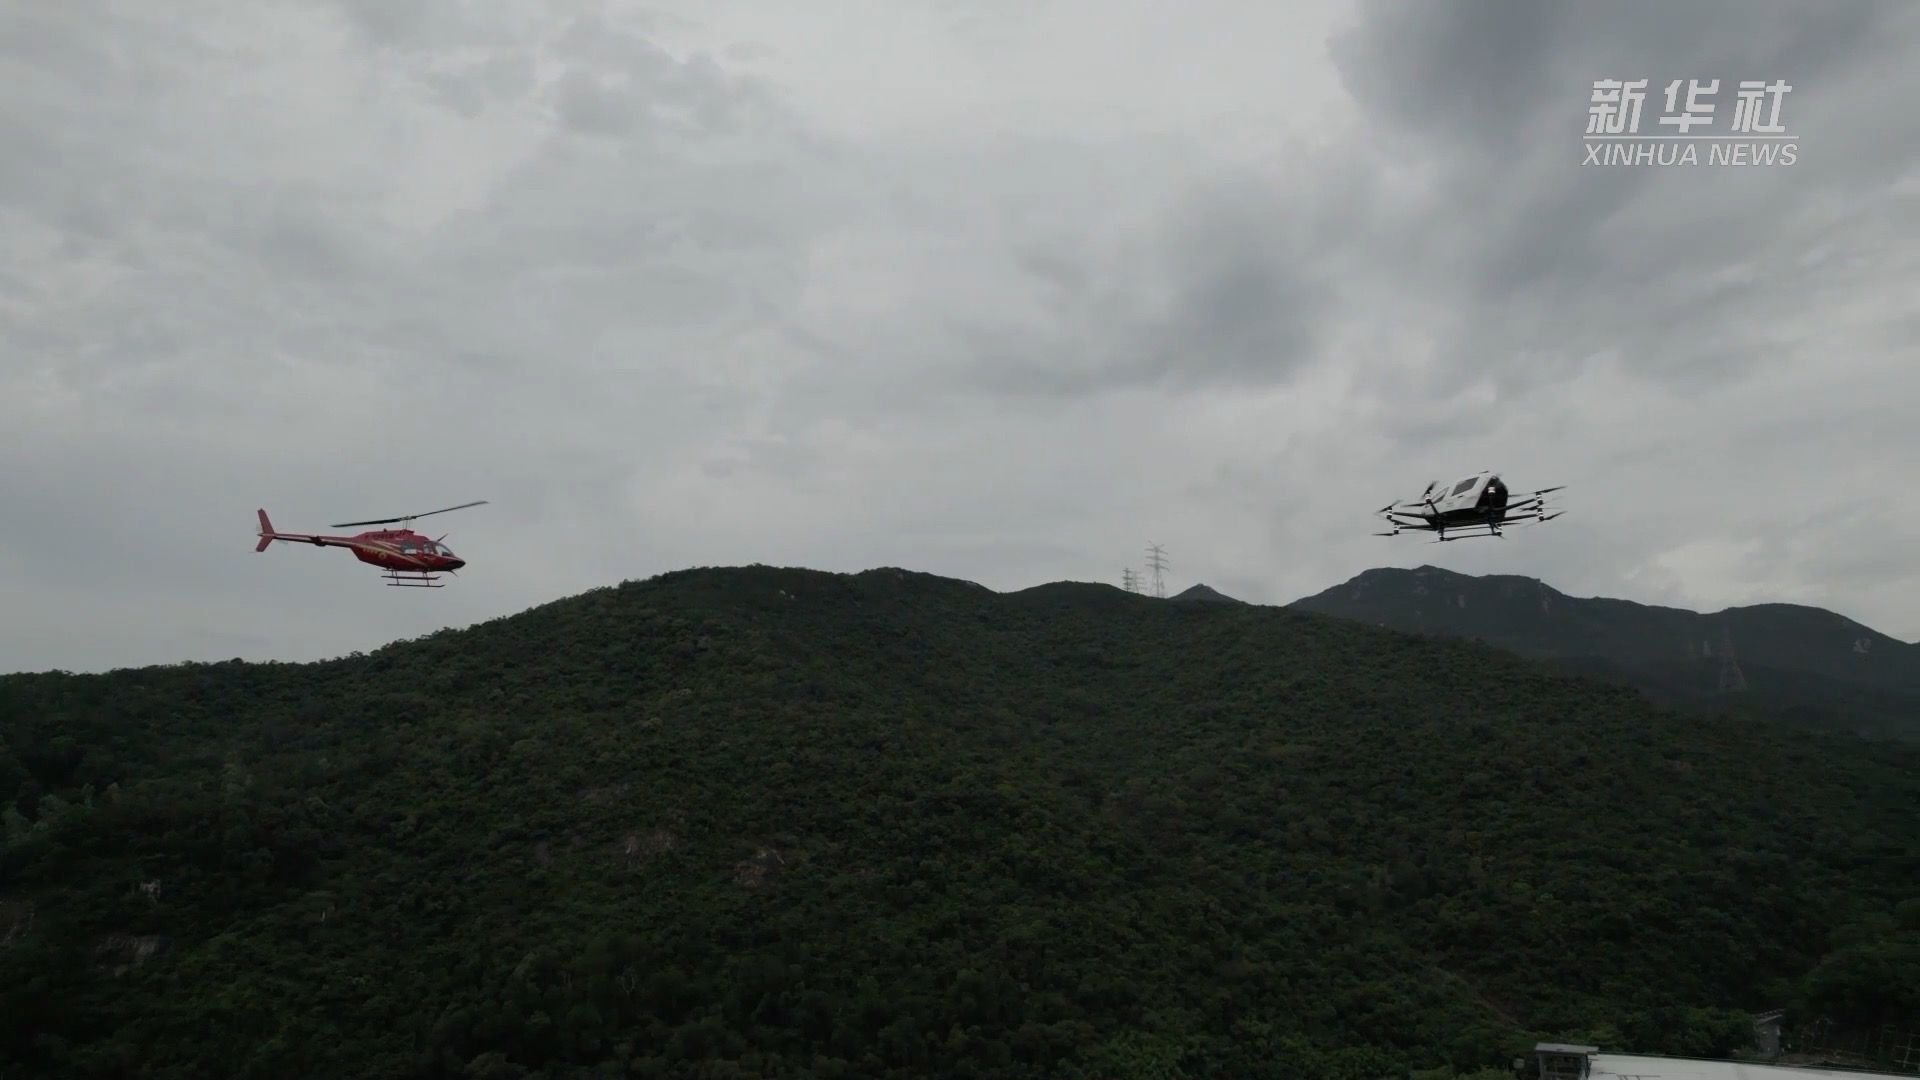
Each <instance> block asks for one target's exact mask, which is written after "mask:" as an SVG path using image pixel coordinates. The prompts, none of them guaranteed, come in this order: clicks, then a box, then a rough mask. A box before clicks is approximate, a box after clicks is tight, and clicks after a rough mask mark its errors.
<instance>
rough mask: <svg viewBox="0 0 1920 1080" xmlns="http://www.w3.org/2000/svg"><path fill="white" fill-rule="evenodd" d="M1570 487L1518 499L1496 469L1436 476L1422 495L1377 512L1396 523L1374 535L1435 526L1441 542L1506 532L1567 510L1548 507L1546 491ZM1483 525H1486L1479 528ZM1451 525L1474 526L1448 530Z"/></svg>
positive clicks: (1426, 530)
mask: <svg viewBox="0 0 1920 1080" xmlns="http://www.w3.org/2000/svg"><path fill="white" fill-rule="evenodd" d="M1564 487H1566V485H1565V484H1562V485H1560V487H1550V488H1541V489H1540V490H1539V491H1535V492H1532V493H1530V494H1528V495H1524V496H1521V497H1520V498H1518V499H1513V498H1511V493H1510V492H1508V491H1507V485H1506V484H1504V483H1502V482H1501V480H1500V477H1498V476H1496V475H1495V474H1493V473H1491V472H1480V473H1475V474H1473V475H1472V476H1469V477H1467V478H1465V479H1463V480H1457V481H1454V482H1453V483H1441V482H1440V481H1438V480H1435V481H1434V482H1433V483H1431V484H1428V485H1427V490H1425V491H1423V492H1421V493H1420V497H1419V498H1417V499H1409V500H1407V501H1405V502H1393V503H1388V504H1387V505H1385V506H1383V507H1381V508H1380V509H1379V510H1378V511H1377V513H1378V514H1379V515H1380V516H1381V517H1383V518H1385V519H1386V520H1387V521H1388V522H1390V523H1391V524H1392V525H1393V531H1392V532H1383V533H1374V534H1373V535H1375V536H1398V535H1400V533H1401V531H1402V530H1412V531H1414V532H1431V533H1438V534H1439V536H1438V537H1437V538H1436V539H1435V540H1434V543H1436V544H1437V543H1441V542H1443V541H1446V540H1465V539H1467V538H1468V537H1470V536H1500V535H1503V534H1502V533H1501V531H1500V530H1501V528H1502V527H1503V526H1506V525H1512V524H1515V523H1523V522H1532V523H1534V524H1537V525H1544V524H1546V523H1547V522H1549V521H1552V520H1553V519H1554V518H1557V517H1559V516H1560V515H1561V514H1564V513H1566V511H1565V510H1555V511H1553V512H1552V513H1548V512H1547V505H1546V496H1547V495H1548V494H1549V493H1551V492H1555V491H1559V490H1561V489H1562V488H1564ZM1483 527H1484V528H1485V529H1486V531H1485V532H1481V531H1479V530H1480V529H1481V528H1483ZM1449 529H1454V530H1468V529H1471V530H1473V531H1471V532H1466V531H1461V532H1459V533H1457V534H1456V535H1454V536H1448V535H1447V531H1448V530H1449Z"/></svg>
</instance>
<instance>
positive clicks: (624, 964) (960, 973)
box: [0, 567, 1920, 1080]
mask: <svg viewBox="0 0 1920 1080" xmlns="http://www.w3.org/2000/svg"><path fill="white" fill-rule="evenodd" d="M0 737H3V738H4V749H0V792H7V793H12V794H13V796H14V797H13V799H12V801H11V803H10V804H9V805H8V807H7V809H6V812H5V817H6V846H5V851H4V856H0V939H4V946H0V1074H3V1075H6V1076H21V1077H26V1076H33V1077H82V1076H85V1077H110V1076H128V1077H131V1076H142V1077H155V1078H160V1077H165V1078H174V1077H178V1078H187V1077H192V1078H196V1080H198V1078H203V1077H210V1076H218V1077H276V1078H279V1077H292V1076H333V1077H359V1078H372V1077H516V1076H517V1077H548V1078H560V1077H587V1076H593V1077H603V1076H685V1077H695V1076H698V1077H763V1076H764V1077H774V1076H779V1077H882V1076H884V1077H988V1076H992V1077H1045V1078H1070V1077H1081V1078H1089V1080H1091V1078H1095V1077H1099V1078H1107V1080H1117V1078H1136V1077H1139V1078H1145V1077H1158V1078H1164V1077H1227V1076H1232V1077H1246V1078H1259V1077H1266V1078H1272V1080H1312V1078H1315V1077H1327V1078H1338V1080H1373V1078H1375V1077H1379V1076H1383V1075H1389V1074H1394V1075H1398V1074H1399V1073H1400V1071H1401V1070H1402V1069H1404V1068H1415V1069H1421V1068H1443V1067H1450V1068H1457V1069H1459V1070H1461V1071H1462V1072H1467V1071H1470V1070H1474V1069H1479V1068H1483V1067H1497V1066H1501V1065H1503V1064H1504V1063H1505V1062H1506V1060H1507V1059H1508V1058H1509V1057H1510V1056H1511V1055H1512V1054H1514V1053H1516V1052H1518V1051H1519V1050H1521V1049H1523V1048H1525V1047H1527V1046H1529V1045H1531V1042H1532V1041H1533V1040H1535V1039H1537V1038H1550V1037H1551V1038H1560V1039H1572V1040H1580V1041H1593V1042H1597V1043H1600V1044H1603V1045H1608V1046H1620V1047H1630V1048H1633V1049H1638V1050H1643V1051H1666V1052H1672V1053H1711V1052H1720V1051H1726V1050H1729V1049H1731V1048H1733V1047H1735V1046H1737V1045H1739V1044H1741V1043H1743V1042H1744V1041H1745V1040H1746V1038H1747V1035H1748V1030H1747V1019H1746V1017H1745V1016H1744V1015H1743V1014H1742V1012H1741V1010H1747V1009H1759V1008H1765V1007H1771V1006H1776V1005H1783V1004H1793V1005H1795V1006H1796V1007H1804V1008H1808V1009H1819V1010H1822V1011H1825V1012H1828V1013H1831V1014H1834V1015H1836V1016H1841V1017H1845V1018H1854V1019H1871V1018H1874V1017H1877V1016H1882V1015H1899V1014H1902V1013H1903V1012H1908V1011H1914V1010H1917V1009H1920V1001H1916V998H1917V997H1920V989H1917V987H1920V960H1916V954H1917V953H1920V949H1917V948H1916V943H1917V942H1920V937H1917V936H1916V934H1917V933H1920V917H1917V916H1920V902H1916V897H1920V855H1917V854H1916V841H1920V827H1917V815H1920V752H1917V751H1916V750H1915V749H1914V748H1911V747H1904V746H1898V745H1870V744H1866V743H1863V742H1858V741H1855V740H1853V739H1851V738H1848V737H1843V736H1837V735H1823V734H1819V733H1811V732H1800V731H1795V730H1792V729H1788V728H1785V727H1783V726H1780V725H1760V724H1755V723H1748V722H1743V721H1740V720H1737V719H1732V718H1702V717H1699V716H1690V715H1680V714H1676V713H1671V712H1667V711H1663V710H1660V709H1657V708H1655V707H1654V706H1651V705H1649V704H1647V703H1646V702H1644V701H1643V700H1642V699H1641V698H1640V697H1639V696H1638V695H1636V694H1634V693H1633V692H1631V691H1628V690H1625V689H1620V688H1616V687H1613V686H1610V685H1607V684H1604V683H1601V682H1598V681H1586V680H1577V679H1572V678H1564V677H1557V676H1554V675H1551V674H1549V673H1548V672H1545V671H1543V670H1541V669H1540V668H1539V667H1538V666H1537V665H1534V664H1531V663H1529V662H1526V661H1523V660H1521V659H1518V658H1515V657H1511V656H1508V655H1506V654H1504V653H1500V652H1496V651H1495V650H1493V649H1491V648H1484V647H1480V646H1475V645H1472V644H1468V643H1463V642H1455V641H1445V640H1423V639H1417V638H1414V637H1409V636H1403V635H1400V634H1398V633H1394V632H1390V631H1386V630H1381V629H1376V628H1372V627H1368V626H1365V625H1361V624H1358V623H1354V622H1350V621H1345V620H1339V619H1333V618H1328V617H1324V616H1319V615H1313V614H1307V613H1301V612H1295V611H1289V610H1285V609H1280V608H1272V607H1259V606H1252V605H1243V604H1227V603H1181V604H1175V603H1168V602H1165V601H1158V600H1153V599H1149V598H1146V597H1140V596H1135V595H1129V594H1126V593H1123V592H1121V591H1119V590H1117V589H1112V588H1108V587H1104V586H1091V585H1073V584H1060V585H1050V586H1043V587H1040V588H1036V589H1031V590H1027V591H1025V592H1021V593H1014V594H1006V595H1002V594H996V593H993V592H990V591H988V590H986V589H983V588H980V587H978V586H974V585H970V584H967V583H963V582H956V581H951V580H947V579H941V578H934V577H929V576H926V575H921V574H913V573H907V572H902V571H895V570H880V571H871V572H868V573H865V574H860V575H855V576H842V575H830V574H823V573H815V572H809V571H798V570H778V569H771V568H760V567H755V568H748V569H713V570H693V571H685V572H679V573H674V574H669V575H665V576H663V577H660V578H656V579H652V580H649V581H645V582H637V583H628V584H624V585H621V586H619V587H617V588H608V589H602V590H598V591H594V592H591V593H587V594H585V595H582V596H578V597H574V598H570V599H567V600H564V601H560V602H557V603H554V604H550V605H547V606H544V607H541V608H537V609H534V610H532V611H529V612H526V613H523V614H521V615H518V616H514V617H512V618H507V619H502V620H498V621H495V622H492V623H488V624H484V625H481V626H478V627H475V628H473V629H470V630H465V631H459V632H444V633H441V634H438V635H435V636H433V637H430V638H426V639H423V640H418V641H410V642H402V643H397V644H394V645H392V646H389V647H387V648H384V649H381V650H379V651H377V652H375V653H372V654H369V655H364V656H361V655H356V656H353V657H349V658H346V659H342V660H339V661H337V662H330V663H322V664H312V665H276V664H269V665H253V664H243V663H239V662H233V663H226V664H214V665H186V666H176V667H167V668H152V669H145V670H135V671H120V672H114V673H112V674H108V675H104V676H75V675H65V674H41V675H22V676H10V677H6V678H0Z"/></svg>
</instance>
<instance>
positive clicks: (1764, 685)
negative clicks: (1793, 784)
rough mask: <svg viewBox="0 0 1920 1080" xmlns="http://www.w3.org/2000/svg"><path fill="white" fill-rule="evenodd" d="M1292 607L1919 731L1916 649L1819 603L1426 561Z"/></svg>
mask: <svg viewBox="0 0 1920 1080" xmlns="http://www.w3.org/2000/svg"><path fill="white" fill-rule="evenodd" d="M1288 606H1289V607H1292V608H1294V609H1296V610H1301V611H1314V612H1320V613H1322V614H1327V615H1337V616H1341V617H1343V618H1348V619H1355V620H1360V621H1364V622H1368V623H1373V624H1376V625H1379V626H1384V627H1388V628H1391V629H1395V630H1402V631H1409V632H1413V633H1421V634H1431V635H1437V636H1443V637H1454V638H1470V639H1476V640H1479V641H1483V642H1485V643H1487V644H1489V645H1493V646H1496V647H1499V648H1503V649H1507V650H1509V651H1512V652H1516V653H1519V654H1521V655H1523V656H1528V657H1533V658H1535V659H1541V660H1547V661H1549V662H1551V663H1552V664H1553V665H1554V666H1556V667H1559V668H1562V669H1564V670H1569V671H1573V672H1578V673H1582V674H1587V675H1593V676H1598V677H1601V678H1605V679H1609V680H1611V681H1615V682H1623V683H1627V684H1630V685H1632V686H1635V687H1637V688H1638V689H1640V690H1641V691H1642V692H1643V693H1645V694H1647V695H1648V696H1649V697H1652V698H1654V699H1655V700H1658V701H1662V702H1664V703H1667V704H1688V705H1698V706H1707V707H1714V708H1725V709H1740V710H1744V711H1749V712H1753V713H1760V714H1767V715H1772V716H1774V717H1776V718H1780V719H1787V720H1792V721H1795V722H1798V723H1803V724H1807V725H1811V726H1817V727H1826V728H1841V729H1845V730H1850V731H1854V732H1856V733H1859V734H1862V735H1871V736H1895V737H1900V738H1906V739H1920V645H1913V644H1908V643H1906V642H1903V641H1900V640H1898V639H1896V638H1892V637H1888V636H1887V635H1886V634H1882V633H1880V632H1878V631H1876V630H1873V629H1870V628H1868V627H1866V626H1862V625H1861V624H1860V623H1858V622H1855V621H1854V620H1852V619H1849V618H1847V617H1846V616H1844V615H1839V614H1836V613H1834V612H1831V611H1827V610H1824V609H1822V608H1815V607H1805V606H1802V605H1798V604H1756V605H1753V606H1750V607H1734V608H1728V609H1726V610H1724V611H1719V612H1715V613H1713V614H1702V613H1699V612H1694V611H1686V610H1683V609H1680V608H1670V607H1657V606H1652V605H1648V604H1639V603H1634V602H1632V601H1627V600H1613V599H1606V598H1601V597H1593V598H1579V597H1572V596H1568V595H1566V594H1565V593H1562V592H1559V591H1557V590H1555V589H1553V588H1552V587H1550V586H1548V585H1546V584H1544V583H1542V582H1540V581H1537V580H1535V579H1533V578H1528V577H1519V576H1514V575H1505V574H1495V575H1488V576H1485V577H1474V576H1471V575H1467V574H1459V573H1455V572H1453V571H1450V570H1443V569H1441V568H1439V567H1435V566H1422V567H1420V568H1418V569H1415V570H1404V569H1375V570H1368V571H1366V572H1365V573H1362V574H1360V575H1358V576H1357V577H1354V578H1352V579H1351V580H1349V581H1347V582H1344V583H1343V584H1340V585H1336V586H1334V587H1333V588H1330V589H1327V590H1326V591H1324V592H1321V593H1318V594H1316V595H1313V596H1309V597H1305V598H1303V599H1300V600H1296V601H1294V602H1293V603H1292V604H1290V605H1288Z"/></svg>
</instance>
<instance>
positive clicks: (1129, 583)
mask: <svg viewBox="0 0 1920 1080" xmlns="http://www.w3.org/2000/svg"><path fill="white" fill-rule="evenodd" d="M1120 587H1121V588H1123V589H1125V590H1127V591H1128V592H1130V593H1137V592H1139V591H1140V575H1139V574H1136V573H1134V572H1133V567H1131V566H1129V567H1127V568H1126V569H1125V570H1123V571H1121V573H1120Z"/></svg>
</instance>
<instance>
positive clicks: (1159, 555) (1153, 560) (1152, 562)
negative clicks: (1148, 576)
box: [1147, 544, 1167, 598]
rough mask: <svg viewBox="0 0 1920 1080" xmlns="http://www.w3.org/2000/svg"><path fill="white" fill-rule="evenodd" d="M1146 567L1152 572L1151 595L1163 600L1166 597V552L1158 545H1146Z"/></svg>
mask: <svg viewBox="0 0 1920 1080" xmlns="http://www.w3.org/2000/svg"><path fill="white" fill-rule="evenodd" d="M1147 566H1148V567H1149V568H1150V569H1152V570H1153V595H1155V596H1158V597H1161V598H1165V597H1166V595H1167V581H1166V578H1165V576H1164V575H1165V574H1166V570H1167V551H1166V549H1165V548H1163V547H1161V546H1160V545H1159V544H1148V545H1147Z"/></svg>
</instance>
